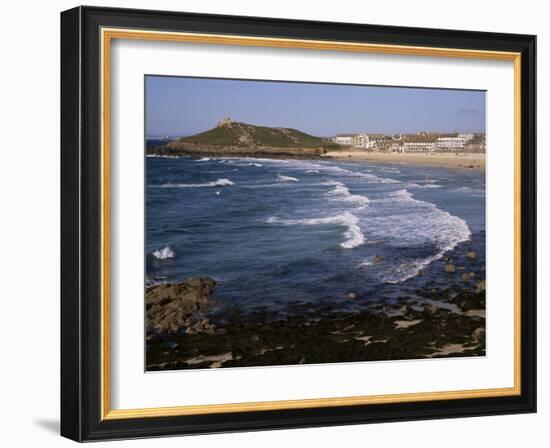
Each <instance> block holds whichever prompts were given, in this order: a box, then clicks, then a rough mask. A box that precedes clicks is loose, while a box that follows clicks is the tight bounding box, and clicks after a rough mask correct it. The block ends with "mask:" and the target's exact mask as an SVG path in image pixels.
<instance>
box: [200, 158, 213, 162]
mask: <svg viewBox="0 0 550 448" xmlns="http://www.w3.org/2000/svg"><path fill="white" fill-rule="evenodd" d="M209 160H211V159H210V157H203V158H201V159H197V162H208V161H209Z"/></svg>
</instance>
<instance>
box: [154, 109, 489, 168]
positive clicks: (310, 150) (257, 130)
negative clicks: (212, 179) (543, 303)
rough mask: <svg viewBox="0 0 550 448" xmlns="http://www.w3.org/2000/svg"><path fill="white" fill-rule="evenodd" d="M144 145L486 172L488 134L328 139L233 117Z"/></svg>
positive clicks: (183, 152) (184, 152)
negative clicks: (173, 137)
mask: <svg viewBox="0 0 550 448" xmlns="http://www.w3.org/2000/svg"><path fill="white" fill-rule="evenodd" d="M146 147H147V153H148V154H154V155H159V156H187V157H205V156H208V157H262V158H294V159H334V160H350V161H368V162H374V163H390V164H411V165H424V166H435V167H450V168H463V169H472V170H473V169H476V170H483V169H485V152H484V148H485V137H484V135H474V134H458V133H455V134H453V135H452V136H448V135H445V134H434V133H419V134H414V135H405V136H402V135H400V136H397V137H396V136H385V135H382V134H339V135H337V136H336V137H333V138H332V139H328V138H320V137H315V136H312V135H309V134H306V133H304V132H302V131H299V130H297V129H292V128H270V127H266V126H256V125H251V124H248V123H241V122H236V121H233V120H231V119H230V118H225V119H223V120H221V121H220V122H219V123H218V124H217V126H216V127H214V128H212V129H209V130H208V131H205V132H202V133H200V134H196V135H192V136H188V137H181V138H178V139H174V140H158V139H157V140H151V139H148V140H147V145H146ZM474 149H477V150H474Z"/></svg>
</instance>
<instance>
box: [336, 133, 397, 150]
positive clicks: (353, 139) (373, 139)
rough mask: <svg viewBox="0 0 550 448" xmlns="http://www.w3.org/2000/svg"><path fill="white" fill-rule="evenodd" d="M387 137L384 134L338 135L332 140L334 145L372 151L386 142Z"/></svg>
mask: <svg viewBox="0 0 550 448" xmlns="http://www.w3.org/2000/svg"><path fill="white" fill-rule="evenodd" d="M386 139H387V137H386V136H385V135H384V134H367V133H364V132H362V133H360V134H336V136H335V137H333V138H332V141H333V142H334V143H337V144H339V145H342V146H353V147H355V148H365V149H371V148H375V147H376V144H377V143H379V142H381V141H383V140H386Z"/></svg>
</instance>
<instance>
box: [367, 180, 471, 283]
mask: <svg viewBox="0 0 550 448" xmlns="http://www.w3.org/2000/svg"><path fill="white" fill-rule="evenodd" d="M373 208H375V209H380V210H382V211H383V212H382V215H381V216H378V217H369V219H368V222H369V229H370V232H371V237H372V238H376V239H380V240H383V241H386V242H387V243H388V244H391V245H392V246H393V247H395V248H396V249H399V248H400V247H401V248H410V247H415V246H418V247H421V246H426V245H433V246H434V248H435V253H433V254H432V255H430V256H428V257H423V258H413V259H409V260H406V261H405V262H403V263H401V264H400V265H399V266H397V267H396V266H395V265H392V266H391V267H390V268H388V269H386V270H383V271H382V272H381V277H380V279H381V281H383V282H385V283H401V282H403V281H405V280H408V279H409V278H411V277H414V276H415V275H417V274H418V273H419V272H420V271H421V270H422V269H424V268H425V267H427V266H428V265H430V264H431V263H432V262H434V261H435V260H438V259H440V258H442V257H443V256H444V255H445V253H446V252H448V251H450V250H452V249H454V248H455V247H456V246H457V245H458V244H460V243H462V242H464V241H467V240H468V239H469V238H470V236H471V231H470V228H469V226H468V224H467V223H466V221H464V220H463V219H461V218H459V217H458V216H454V215H452V214H450V213H449V212H447V211H444V210H441V209H439V208H438V207H437V206H436V205H434V204H432V203H430V202H425V201H421V200H418V199H415V198H414V197H413V195H412V194H411V193H410V192H409V191H408V190H406V189H399V190H395V191H392V192H390V193H386V194H385V195H384V196H383V197H381V198H376V199H371V208H370V210H372V209H373ZM365 261H367V260H365ZM363 265H366V264H363Z"/></svg>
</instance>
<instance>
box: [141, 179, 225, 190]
mask: <svg viewBox="0 0 550 448" xmlns="http://www.w3.org/2000/svg"><path fill="white" fill-rule="evenodd" d="M229 185H235V184H234V183H233V182H231V181H230V180H229V179H218V180H215V181H213V182H206V183H204V184H172V183H167V184H163V185H151V187H157V188H199V187H224V186H229Z"/></svg>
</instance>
